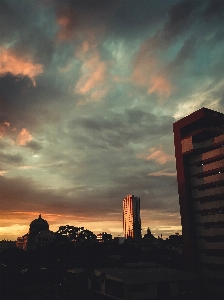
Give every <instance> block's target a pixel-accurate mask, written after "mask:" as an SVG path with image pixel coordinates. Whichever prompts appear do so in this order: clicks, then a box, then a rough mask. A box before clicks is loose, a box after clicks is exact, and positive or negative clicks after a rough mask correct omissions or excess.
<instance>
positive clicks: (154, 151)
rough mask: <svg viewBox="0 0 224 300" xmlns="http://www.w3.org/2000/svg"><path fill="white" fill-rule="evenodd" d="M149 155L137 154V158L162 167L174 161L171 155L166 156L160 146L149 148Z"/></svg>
mask: <svg viewBox="0 0 224 300" xmlns="http://www.w3.org/2000/svg"><path fill="white" fill-rule="evenodd" d="M149 153H150V154H146V153H141V154H138V155H137V157H138V158H141V159H145V160H154V161H156V162H157V163H159V164H160V165H164V164H166V163H167V162H169V161H174V157H173V155H170V154H167V153H166V152H165V151H164V150H163V149H162V146H160V147H159V148H156V147H153V148H149Z"/></svg>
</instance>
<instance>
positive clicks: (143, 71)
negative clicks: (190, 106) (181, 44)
mask: <svg viewBox="0 0 224 300" xmlns="http://www.w3.org/2000/svg"><path fill="white" fill-rule="evenodd" d="M154 50H155V45H150V43H149V41H146V42H144V43H143V44H142V45H141V47H140V50H139V52H138V54H137V56H136V59H135V62H134V70H133V73H132V76H131V79H132V81H133V82H134V83H135V84H136V85H139V86H144V87H146V88H147V92H148V94H152V93H155V94H157V95H158V97H159V100H160V103H161V98H163V99H166V98H168V97H169V96H170V95H171V94H172V92H173V86H172V85H171V83H170V81H169V80H168V78H167V75H166V74H165V72H164V71H163V68H162V63H161V62H160V61H159V60H158V58H157V57H156V55H155V54H153V51H154Z"/></svg>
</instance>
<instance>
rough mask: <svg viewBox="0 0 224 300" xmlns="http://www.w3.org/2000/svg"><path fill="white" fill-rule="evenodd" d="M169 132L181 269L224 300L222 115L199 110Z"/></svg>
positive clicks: (209, 294) (223, 119)
mask: <svg viewBox="0 0 224 300" xmlns="http://www.w3.org/2000/svg"><path fill="white" fill-rule="evenodd" d="M173 129H174V144H175V156H176V168H177V182H178V192H179V203H180V214H181V223H182V233H183V242H184V257H185V265H186V269H188V270H191V271H196V272H198V274H199V275H200V278H201V282H202V283H203V288H204V290H205V297H206V296H207V298H205V299H224V114H222V113H219V112H215V111H213V110H210V109H207V108H201V109H200V110H198V111H195V112H194V113H192V114H191V115H189V116H187V117H185V118H183V119H181V120H179V121H177V122H176V123H174V125H173ZM211 297H212V298H211Z"/></svg>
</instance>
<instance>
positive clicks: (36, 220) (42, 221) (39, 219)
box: [30, 215, 49, 226]
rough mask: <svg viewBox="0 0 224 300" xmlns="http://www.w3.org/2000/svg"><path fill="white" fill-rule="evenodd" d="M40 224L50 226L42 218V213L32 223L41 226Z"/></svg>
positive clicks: (31, 224)
mask: <svg viewBox="0 0 224 300" xmlns="http://www.w3.org/2000/svg"><path fill="white" fill-rule="evenodd" d="M39 225H45V226H46V225H47V226H49V225H48V223H47V221H46V220H44V219H42V218H41V215H39V218H38V219H35V220H33V221H32V222H31V223H30V226H39Z"/></svg>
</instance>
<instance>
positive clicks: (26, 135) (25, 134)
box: [16, 128, 33, 146]
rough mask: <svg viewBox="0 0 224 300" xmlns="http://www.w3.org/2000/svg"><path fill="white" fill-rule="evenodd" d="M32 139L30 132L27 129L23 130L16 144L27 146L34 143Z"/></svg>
mask: <svg viewBox="0 0 224 300" xmlns="http://www.w3.org/2000/svg"><path fill="white" fill-rule="evenodd" d="M32 139H33V138H32V135H31V134H30V132H29V131H28V130H27V129H26V128H23V129H22V130H21V131H20V133H19V135H18V136H17V139H16V142H17V144H18V145H21V146H25V145H26V144H27V143H29V142H30V141H32Z"/></svg>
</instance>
